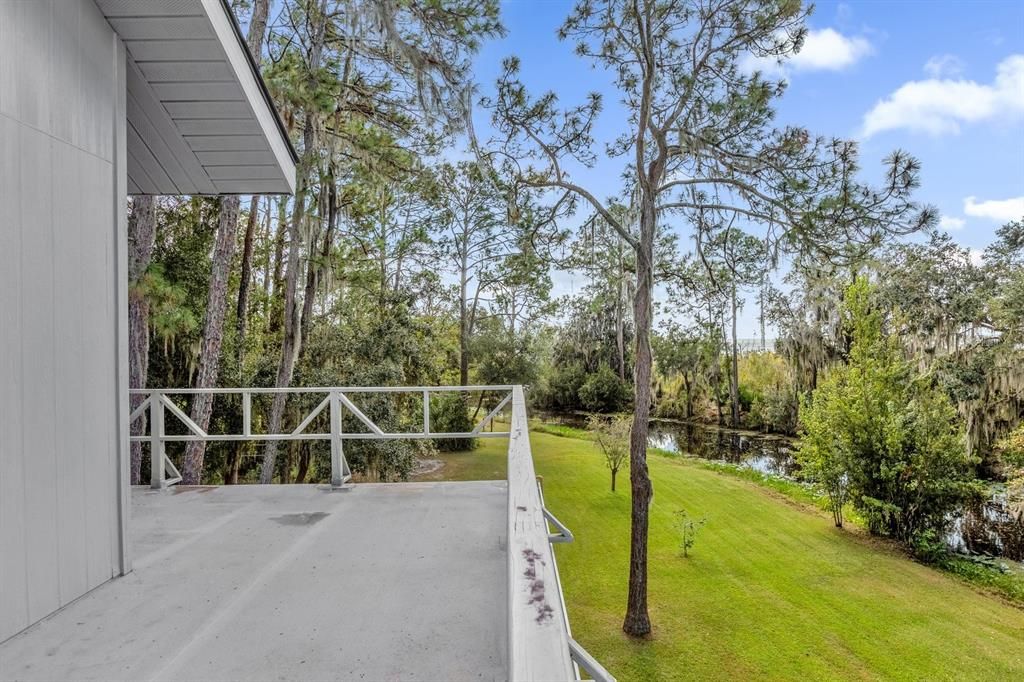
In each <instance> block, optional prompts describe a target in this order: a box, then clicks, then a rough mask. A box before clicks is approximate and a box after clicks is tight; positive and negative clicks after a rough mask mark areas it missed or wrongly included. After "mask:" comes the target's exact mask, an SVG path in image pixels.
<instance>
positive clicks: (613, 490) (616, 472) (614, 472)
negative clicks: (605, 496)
mask: <svg viewBox="0 0 1024 682" xmlns="http://www.w3.org/2000/svg"><path fill="white" fill-rule="evenodd" d="M618 473H619V470H618V469H612V492H615V475H616V474H618Z"/></svg>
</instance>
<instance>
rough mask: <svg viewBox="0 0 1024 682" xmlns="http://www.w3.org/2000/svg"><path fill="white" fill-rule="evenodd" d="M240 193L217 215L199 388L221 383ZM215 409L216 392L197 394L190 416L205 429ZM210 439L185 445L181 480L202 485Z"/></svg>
mask: <svg viewBox="0 0 1024 682" xmlns="http://www.w3.org/2000/svg"><path fill="white" fill-rule="evenodd" d="M238 205H239V199H238V197H237V196H227V197H222V198H221V200H220V211H219V216H218V219H217V239H216V243H215V245H214V248H213V264H212V267H211V268H210V286H209V288H208V289H207V297H206V314H205V315H204V317H203V337H202V339H203V340H202V347H201V350H200V352H199V367H198V369H197V370H196V380H195V384H194V386H195V388H213V387H214V386H215V385H216V384H217V374H218V372H219V370H220V346H221V342H222V341H223V339H224V313H225V311H226V309H227V302H228V277H229V275H230V274H231V263H232V260H233V259H234V255H235V238H236V237H237V235H238ZM212 411H213V396H212V395H210V394H209V393H199V394H196V396H195V398H194V400H193V401H192V411H191V413H190V414H189V417H190V418H191V419H192V421H194V422H195V423H196V425H197V426H199V428H200V429H202V430H203V431H205V430H206V429H207V428H208V427H209V426H210V413H211V412H212ZM205 454H206V442H205V441H201V440H197V441H190V442H189V443H187V444H186V445H185V462H184V466H183V468H182V470H181V482H182V483H184V484H185V485H199V483H200V481H201V479H202V476H203V457H204V455H205Z"/></svg>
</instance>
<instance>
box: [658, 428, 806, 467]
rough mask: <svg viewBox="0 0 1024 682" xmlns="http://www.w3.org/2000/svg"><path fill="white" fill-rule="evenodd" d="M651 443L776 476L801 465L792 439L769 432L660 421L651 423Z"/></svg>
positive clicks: (660, 448)
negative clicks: (796, 459)
mask: <svg viewBox="0 0 1024 682" xmlns="http://www.w3.org/2000/svg"><path fill="white" fill-rule="evenodd" d="M647 444H648V445H649V446H650V447H653V448H658V449H659V450H667V451H669V452H679V453H686V454H689V455H691V456H693V457H700V458H701V459H707V460H710V461H714V462H728V463H730V464H739V465H740V466H744V467H748V468H750V469H754V470H756V471H760V472H761V473H763V474H769V475H772V476H783V477H787V478H790V477H792V476H793V475H794V474H795V473H796V471H797V468H798V467H797V464H796V462H795V461H794V460H793V455H792V452H791V449H792V443H791V441H790V440H789V439H788V438H783V437H780V436H774V435H768V434H759V433H752V432H748V431H734V430H730V429H720V428H716V427H713V426H705V425H703V424H689V423H677V422H662V421H656V422H652V423H651V426H650V431H649V435H648V438H647Z"/></svg>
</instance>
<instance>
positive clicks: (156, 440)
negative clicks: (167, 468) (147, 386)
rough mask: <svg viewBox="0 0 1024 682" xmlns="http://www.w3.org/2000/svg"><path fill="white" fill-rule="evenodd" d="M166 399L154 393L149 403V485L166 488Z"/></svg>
mask: <svg viewBox="0 0 1024 682" xmlns="http://www.w3.org/2000/svg"><path fill="white" fill-rule="evenodd" d="M164 478H165V477H164V397H163V395H162V394H160V393H153V394H151V396H150V401H149V485H150V487H151V488H157V489H159V488H163V487H164Z"/></svg>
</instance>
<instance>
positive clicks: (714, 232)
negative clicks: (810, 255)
mask: <svg viewBox="0 0 1024 682" xmlns="http://www.w3.org/2000/svg"><path fill="white" fill-rule="evenodd" d="M697 237H698V248H699V249H702V251H701V261H702V262H703V263H704V264H705V266H706V270H707V274H708V276H709V277H712V283H713V284H715V285H716V286H717V287H718V288H719V289H724V290H725V292H726V295H727V296H728V299H729V319H730V324H731V326H730V339H731V343H730V344H729V345H730V353H729V355H730V362H731V365H730V371H729V403H730V411H731V418H732V419H731V422H732V426H733V428H736V427H738V426H739V425H740V377H739V373H740V370H739V344H738V341H737V338H736V326H737V318H738V315H737V311H738V309H739V308H740V307H742V301H741V300H740V299H739V297H738V295H737V294H738V292H739V289H740V287H743V286H750V285H753V284H758V283H760V282H761V281H762V279H763V277H764V273H765V272H767V270H768V264H767V262H766V261H767V255H768V254H767V253H766V252H765V245H764V242H763V241H762V240H760V239H758V238H757V237H755V236H753V235H750V234H746V233H745V232H743V231H742V230H739V229H737V228H734V227H732V226H731V225H726V226H715V225H710V226H705V225H698V229H697ZM710 260H714V261H718V262H720V263H721V268H720V271H721V274H722V275H724V276H725V279H726V281H724V282H722V281H718V282H715V281H714V279H713V277H714V270H715V269H714V268H713V267H712V266H711V265H710V264H709V261H710Z"/></svg>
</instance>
